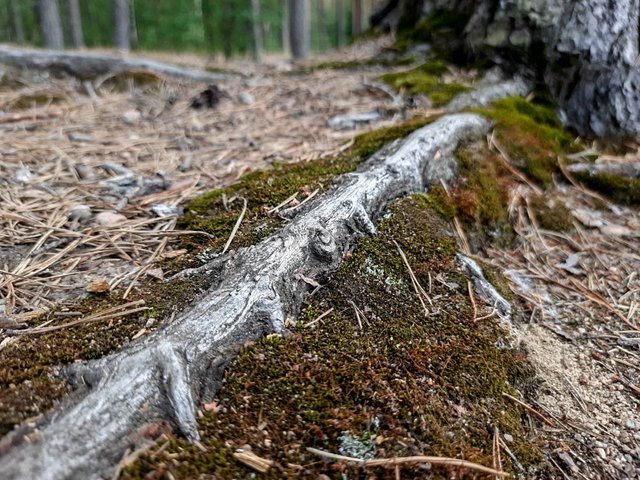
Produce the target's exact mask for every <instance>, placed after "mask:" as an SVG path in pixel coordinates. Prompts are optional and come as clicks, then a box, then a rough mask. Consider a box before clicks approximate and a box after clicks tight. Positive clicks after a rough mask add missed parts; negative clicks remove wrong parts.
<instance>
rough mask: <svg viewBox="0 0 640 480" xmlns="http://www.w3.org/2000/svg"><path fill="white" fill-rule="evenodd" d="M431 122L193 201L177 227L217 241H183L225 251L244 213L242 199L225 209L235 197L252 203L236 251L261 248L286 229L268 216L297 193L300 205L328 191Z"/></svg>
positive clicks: (373, 136) (362, 139)
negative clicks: (263, 241) (339, 179)
mask: <svg viewBox="0 0 640 480" xmlns="http://www.w3.org/2000/svg"><path fill="white" fill-rule="evenodd" d="M432 120H433V119H432V118H415V119H413V120H409V121H407V122H405V123H403V124H400V125H396V126H392V127H388V128H382V129H379V130H374V131H372V132H369V133H365V134H362V135H359V136H358V137H356V138H355V140H354V144H353V146H352V147H351V148H350V149H349V150H348V151H347V152H345V153H344V154H343V155H341V156H338V157H331V158H326V159H320V160H317V161H314V162H301V163H294V164H275V165H273V166H272V168H270V169H268V170H260V171H256V172H252V173H249V174H248V175H245V176H244V177H242V178H241V179H240V181H238V183H236V184H234V185H231V186H229V187H225V188H222V189H217V190H214V191H212V192H209V193H206V194H204V195H201V196H200V197H197V198H195V199H193V200H192V201H191V202H190V203H189V204H188V205H187V208H186V213H185V215H184V217H182V218H181V219H180V221H179V222H178V226H179V227H180V228H183V229H187V230H201V231H204V232H207V233H209V234H211V235H213V239H207V238H206V237H189V238H188V239H185V240H184V242H185V246H187V247H189V248H197V249H200V248H203V246H206V247H207V248H210V249H212V250H213V251H219V250H220V249H221V248H222V246H223V245H224V244H225V243H226V241H227V239H228V237H229V235H230V233H231V230H232V229H233V226H234V225H235V223H236V221H237V219H238V217H239V215H240V213H241V211H242V208H243V202H242V201H241V200H236V201H234V202H233V203H231V204H230V205H229V204H227V207H228V209H227V208H225V203H224V201H223V199H224V198H227V199H232V198H233V197H243V198H246V199H247V211H246V213H245V216H244V219H243V221H242V223H241V227H240V229H239V230H238V233H237V235H236V237H235V238H234V240H233V246H234V247H242V246H248V245H252V244H254V243H256V242H257V241H259V240H260V239H262V238H264V237H266V236H267V235H269V234H270V233H272V232H273V231H274V230H275V229H276V228H278V227H279V226H280V225H282V222H283V220H282V219H281V218H280V217H279V216H277V215H271V214H269V213H268V212H269V210H270V209H272V208H273V207H276V206H277V205H279V204H280V203H282V202H283V201H285V200H286V199H288V198H289V197H291V196H292V195H294V194H297V201H303V200H304V199H305V198H306V197H307V196H308V195H310V194H311V193H312V192H314V191H315V190H317V189H319V190H320V191H323V190H325V189H326V188H328V187H329V186H330V185H331V182H332V181H333V179H334V178H335V177H336V176H337V175H340V174H343V173H346V172H350V171H353V170H354V169H355V168H356V166H357V165H358V164H359V163H360V162H361V161H362V160H365V159H366V158H368V157H369V156H371V155H372V154H373V153H375V152H377V151H378V150H379V149H380V148H382V147H383V146H384V145H385V144H387V143H389V142H391V141H393V140H395V139H397V138H402V137H405V136H406V135H408V134H409V133H411V132H412V131H414V130H416V129H417V128H420V127H422V126H424V125H426V124H427V123H429V122H430V121H432Z"/></svg>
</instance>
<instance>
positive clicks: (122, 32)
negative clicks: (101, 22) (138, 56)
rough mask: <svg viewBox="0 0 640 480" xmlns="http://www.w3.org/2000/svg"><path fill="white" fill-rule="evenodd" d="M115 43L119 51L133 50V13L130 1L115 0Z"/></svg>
mask: <svg viewBox="0 0 640 480" xmlns="http://www.w3.org/2000/svg"><path fill="white" fill-rule="evenodd" d="M113 6H114V9H113V10H114V22H113V25H114V33H113V43H114V45H115V47H116V48H117V49H118V50H122V51H125V52H128V51H129V50H130V49H131V13H130V11H129V0H114V1H113Z"/></svg>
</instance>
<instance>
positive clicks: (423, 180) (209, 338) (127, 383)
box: [0, 88, 516, 479]
mask: <svg viewBox="0 0 640 480" xmlns="http://www.w3.org/2000/svg"><path fill="white" fill-rule="evenodd" d="M504 91H505V93H516V92H515V91H513V89H512V88H505V89H504ZM480 94H482V92H481V93H480ZM469 101H472V102H473V101H475V100H474V99H469ZM489 127H490V124H489V122H488V121H487V120H486V119H484V118H483V117H481V116H478V115H475V114H452V115H446V116H444V117H442V118H441V119H439V120H437V121H436V122H434V123H432V124H430V125H428V126H426V127H423V128H422V129H420V130H417V131H416V132H414V133H413V134H412V135H410V136H409V137H407V138H406V139H405V140H404V141H401V142H396V143H394V144H392V145H390V146H388V147H385V148H384V149H383V150H382V151H380V152H378V154H376V155H374V156H373V157H372V158H371V159H369V160H368V161H367V162H365V163H364V164H363V165H362V167H361V168H360V169H359V170H358V171H356V172H354V173H351V174H348V175H344V176H343V177H341V178H340V179H339V180H338V182H337V183H336V185H334V187H332V188H331V189H330V190H329V191H328V192H327V193H326V194H324V195H322V196H319V197H318V198H316V199H314V200H313V201H311V202H309V203H308V204H307V205H305V206H304V207H303V208H300V209H297V210H296V211H295V212H293V213H292V215H295V216H294V217H293V218H292V219H291V221H290V223H288V224H287V225H286V226H285V227H284V228H283V229H282V230H281V231H280V232H279V233H277V234H275V235H273V236H271V237H269V238H267V239H265V240H263V241H262V242H260V243H259V244H257V245H255V246H252V247H249V248H245V249H241V250H239V251H237V252H235V253H232V254H230V255H228V256H226V257H222V258H221V259H219V260H218V262H217V263H216V264H214V266H213V267H211V271H210V273H209V274H210V275H213V276H214V278H216V279H217V282H216V284H214V285H213V286H212V287H211V289H210V290H209V291H208V292H207V293H206V294H205V295H204V297H203V298H202V299H201V300H200V301H199V302H198V303H196V304H195V305H194V306H193V308H191V309H190V310H188V311H187V312H185V313H183V314H182V315H181V316H180V317H179V318H177V319H176V320H174V321H173V322H172V323H170V324H169V325H167V326H165V327H164V328H162V329H160V330H158V331H156V332H154V333H153V334H151V335H150V336H149V337H147V338H145V339H143V340H141V341H139V342H137V343H133V344H131V345H130V346H129V347H127V348H125V349H124V350H122V351H121V352H118V353H115V354H112V355H110V356H107V357H105V358H102V359H99V360H96V361H91V362H88V363H85V364H76V365H73V366H72V367H69V368H67V370H66V373H67V374H68V376H69V377H70V378H71V379H72V381H74V382H75V384H76V385H78V386H79V392H78V393H77V394H76V397H75V399H70V400H69V401H68V403H70V404H69V405H68V406H67V407H66V408H65V409H62V410H60V411H58V412H57V413H55V414H54V415H53V416H51V418H49V419H47V420H46V421H44V422H43V425H42V427H41V429H40V431H39V432H37V435H35V438H33V437H34V435H31V436H30V438H31V440H32V442H31V443H28V444H22V445H19V446H16V447H14V448H13V449H11V450H10V451H9V452H8V453H7V454H6V455H5V456H4V457H2V458H0V472H2V477H3V478H7V479H22V478H38V479H58V478H82V479H86V478H101V476H102V475H104V474H107V473H109V472H110V471H112V468H113V466H114V464H116V463H117V462H118V461H119V460H120V458H121V457H122V455H123V452H125V450H127V449H130V448H137V447H138V446H140V445H142V444H143V443H144V442H145V438H144V437H145V433H146V434H147V435H148V434H149V431H150V430H151V429H152V427H150V424H153V423H154V422H159V421H160V422H163V421H166V422H169V423H170V424H172V425H173V426H174V427H176V428H177V429H178V430H179V431H180V432H181V433H182V434H183V435H185V436H186V437H187V438H190V439H197V438H198V430H197V420H196V408H197V405H198V404H200V403H201V402H208V401H211V399H212V398H213V395H215V393H216V391H217V390H218V388H219V386H220V383H221V381H222V378H223V373H224V367H225V366H226V365H227V364H228V362H229V361H230V360H232V358H233V356H234V354H235V353H236V352H237V350H238V348H239V347H240V346H242V345H243V344H244V343H245V342H247V341H249V340H255V339H258V338H260V337H261V336H263V335H264V334H266V333H268V332H272V331H282V330H283V329H284V323H285V319H286V318H288V317H293V316H295V314H296V313H297V312H298V310H299V309H300V306H301V304H302V302H303V300H304V297H305V294H306V293H307V291H308V289H309V286H308V285H307V283H305V282H304V281H303V280H301V279H302V278H307V279H308V278H316V279H319V278H321V277H322V276H324V275H326V274H327V273H328V272H330V271H332V270H334V269H335V268H336V267H337V265H338V264H339V263H340V260H341V258H342V255H343V254H344V253H345V252H347V251H348V250H349V248H350V247H351V246H352V245H353V242H354V241H355V239H356V238H358V237H359V236H362V235H372V234H374V233H375V232H376V227H375V224H374V220H375V219H377V218H378V217H379V216H380V215H381V214H382V212H384V210H385V208H386V206H387V205H388V203H389V202H390V201H392V200H393V199H395V198H398V197H400V196H403V195H406V194H407V193H409V192H415V191H424V190H425V189H426V188H427V187H428V186H429V185H430V184H432V183H434V182H439V181H440V179H443V180H445V181H450V180H451V178H452V177H453V175H454V174H455V159H454V156H453V153H454V151H455V150H456V149H457V148H458V146H459V145H460V144H461V143H462V142H465V141H468V140H471V139H477V138H480V137H482V136H483V135H485V134H486V133H487V131H488V129H489ZM299 274H302V276H301V275H299ZM492 301H493V300H492ZM16 443H17V442H16Z"/></svg>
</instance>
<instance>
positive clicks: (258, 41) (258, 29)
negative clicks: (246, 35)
mask: <svg viewBox="0 0 640 480" xmlns="http://www.w3.org/2000/svg"><path fill="white" fill-rule="evenodd" d="M251 29H252V30H253V59H254V60H255V61H256V62H259V61H261V60H262V50H263V49H264V42H263V39H262V14H261V13H260V0H251Z"/></svg>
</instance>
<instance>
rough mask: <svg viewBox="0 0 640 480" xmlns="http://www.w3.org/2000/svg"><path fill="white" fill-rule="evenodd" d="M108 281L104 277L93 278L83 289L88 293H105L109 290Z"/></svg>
mask: <svg viewBox="0 0 640 480" xmlns="http://www.w3.org/2000/svg"><path fill="white" fill-rule="evenodd" d="M109 288H110V287H109V282H107V281H106V280H105V279H100V280H94V281H93V282H91V283H90V284H89V285H87V286H86V287H85V288H84V289H85V290H86V291H87V292H89V293H106V292H108V291H109Z"/></svg>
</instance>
